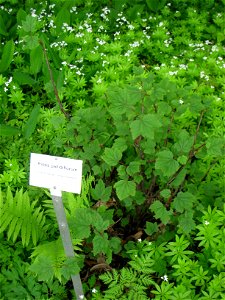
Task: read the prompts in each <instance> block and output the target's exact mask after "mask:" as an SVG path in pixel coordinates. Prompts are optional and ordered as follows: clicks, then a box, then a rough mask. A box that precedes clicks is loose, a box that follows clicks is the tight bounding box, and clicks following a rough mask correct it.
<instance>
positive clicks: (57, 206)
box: [52, 195, 84, 300]
mask: <svg viewBox="0 0 225 300" xmlns="http://www.w3.org/2000/svg"><path fill="white" fill-rule="evenodd" d="M52 200H53V205H54V210H55V213H56V217H57V221H58V225H59V231H60V235H61V237H62V242H63V247H64V250H65V254H66V256H67V257H74V250H73V244H72V240H71V236H70V232H69V226H68V223H67V220H66V214H65V210H64V207H63V202H62V197H60V196H53V195H52ZM71 278H72V282H73V287H74V291H75V294H76V297H77V299H78V300H80V299H84V293H83V288H82V282H81V279H80V275H79V274H77V275H71Z"/></svg>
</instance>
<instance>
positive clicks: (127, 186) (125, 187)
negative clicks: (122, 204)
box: [114, 180, 136, 200]
mask: <svg viewBox="0 0 225 300" xmlns="http://www.w3.org/2000/svg"><path fill="white" fill-rule="evenodd" d="M114 186H115V188H116V194H117V196H118V197H119V199H120V200H123V199H125V198H127V197H129V196H134V195H135V192H136V185H135V183H134V182H133V181H128V180H120V181H118V182H116V183H115V185H114Z"/></svg>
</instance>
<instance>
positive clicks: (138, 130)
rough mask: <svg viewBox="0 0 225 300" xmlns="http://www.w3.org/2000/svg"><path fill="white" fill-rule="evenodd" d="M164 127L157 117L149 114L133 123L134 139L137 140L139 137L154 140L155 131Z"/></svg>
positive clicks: (131, 127)
mask: <svg viewBox="0 0 225 300" xmlns="http://www.w3.org/2000/svg"><path fill="white" fill-rule="evenodd" d="M161 126H162V123H161V122H160V120H159V118H158V117H157V116H156V115H152V114H148V115H145V116H142V117H140V118H139V119H137V120H135V121H133V122H131V124H130V129H131V134H132V138H133V139H136V138H137V137H138V136H139V135H142V136H143V137H147V138H150V139H154V130H155V129H156V128H159V127H161Z"/></svg>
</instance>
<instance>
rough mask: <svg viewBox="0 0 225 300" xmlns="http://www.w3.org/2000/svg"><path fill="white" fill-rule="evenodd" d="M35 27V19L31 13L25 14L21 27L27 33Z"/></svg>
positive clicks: (31, 31)
mask: <svg viewBox="0 0 225 300" xmlns="http://www.w3.org/2000/svg"><path fill="white" fill-rule="evenodd" d="M36 28H37V19H36V18H35V17H32V16H31V15H27V16H26V20H25V21H22V29H23V30H24V31H25V32H27V33H34V32H35V31H36Z"/></svg>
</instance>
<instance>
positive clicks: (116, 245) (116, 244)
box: [109, 237, 122, 254]
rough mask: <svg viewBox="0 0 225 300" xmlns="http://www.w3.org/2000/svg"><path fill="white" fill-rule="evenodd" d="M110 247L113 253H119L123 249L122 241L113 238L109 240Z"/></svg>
mask: <svg viewBox="0 0 225 300" xmlns="http://www.w3.org/2000/svg"><path fill="white" fill-rule="evenodd" d="M109 246H110V248H111V249H112V251H113V253H116V254H117V253H119V252H120V251H121V249H122V247H121V240H120V239H119V238H118V237H112V238H111V239H110V240H109Z"/></svg>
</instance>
